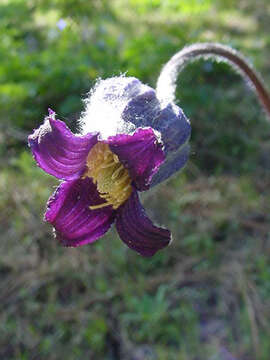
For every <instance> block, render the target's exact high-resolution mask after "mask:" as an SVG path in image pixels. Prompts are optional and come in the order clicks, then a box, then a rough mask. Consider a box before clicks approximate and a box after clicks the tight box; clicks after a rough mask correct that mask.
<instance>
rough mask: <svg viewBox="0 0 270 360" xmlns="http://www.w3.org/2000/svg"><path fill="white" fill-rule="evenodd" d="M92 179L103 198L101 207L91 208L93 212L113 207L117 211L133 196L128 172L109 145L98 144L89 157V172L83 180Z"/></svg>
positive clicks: (94, 206) (87, 171)
mask: <svg viewBox="0 0 270 360" xmlns="http://www.w3.org/2000/svg"><path fill="white" fill-rule="evenodd" d="M87 176H88V177H91V178H92V179H93V182H94V184H96V185H97V190H98V192H99V195H100V197H101V198H103V199H104V200H105V202H104V203H102V204H99V205H93V206H89V208H90V209H91V210H96V209H101V208H103V207H105V206H112V207H113V209H117V208H118V207H119V206H120V205H122V204H123V203H124V202H125V201H126V200H127V199H128V198H129V196H130V195H131V193H132V186H131V178H130V176H129V173H128V170H127V169H125V168H124V166H123V164H121V162H120V161H119V158H118V156H117V155H116V154H113V153H112V152H111V150H110V148H109V146H108V145H107V144H103V143H101V142H99V143H97V144H96V145H95V146H94V147H93V148H92V149H91V151H90V152H89V154H88V157H87V170H86V172H85V173H84V174H83V176H82V178H83V179H84V178H85V177H87Z"/></svg>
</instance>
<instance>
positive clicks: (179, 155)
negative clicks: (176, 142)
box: [151, 142, 190, 187]
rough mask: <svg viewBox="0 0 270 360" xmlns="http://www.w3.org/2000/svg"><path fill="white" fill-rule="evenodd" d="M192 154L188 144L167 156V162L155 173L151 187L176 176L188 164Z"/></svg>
mask: <svg viewBox="0 0 270 360" xmlns="http://www.w3.org/2000/svg"><path fill="white" fill-rule="evenodd" d="M189 152H190V146H189V143H188V142H187V143H186V144H184V145H183V146H181V147H180V148H179V149H178V150H177V151H171V152H169V153H168V154H167V157H166V161H164V163H163V164H162V165H161V166H160V168H159V170H158V172H156V173H155V175H154V176H153V178H152V180H151V187H152V186H155V185H157V184H159V183H161V182H163V181H165V180H167V179H168V178H169V177H171V176H173V175H174V174H176V172H177V171H179V170H181V169H182V168H183V167H184V166H185V165H186V163H187V160H188V157H189Z"/></svg>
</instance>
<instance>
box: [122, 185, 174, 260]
mask: <svg viewBox="0 0 270 360" xmlns="http://www.w3.org/2000/svg"><path fill="white" fill-rule="evenodd" d="M116 228H117V231H118V233H119V236H120V238H121V239H122V240H123V241H124V243H125V244H126V245H127V246H128V247H130V248H131V249H133V250H135V251H137V252H138V253H139V254H141V255H142V256H153V255H154V254H155V253H156V252H157V251H158V250H160V249H162V248H164V247H165V246H167V245H168V244H169V243H170V240H171V233H170V231H169V230H167V229H163V228H159V227H157V226H154V225H153V223H152V221H151V220H150V219H149V218H148V217H147V215H146V214H145V210H144V208H143V207H142V205H141V203H140V200H139V197H138V194H137V192H136V191H134V192H133V194H132V195H131V196H130V198H129V199H128V200H127V201H126V202H125V204H124V205H122V206H121V207H120V208H119V210H118V211H117V215H116Z"/></svg>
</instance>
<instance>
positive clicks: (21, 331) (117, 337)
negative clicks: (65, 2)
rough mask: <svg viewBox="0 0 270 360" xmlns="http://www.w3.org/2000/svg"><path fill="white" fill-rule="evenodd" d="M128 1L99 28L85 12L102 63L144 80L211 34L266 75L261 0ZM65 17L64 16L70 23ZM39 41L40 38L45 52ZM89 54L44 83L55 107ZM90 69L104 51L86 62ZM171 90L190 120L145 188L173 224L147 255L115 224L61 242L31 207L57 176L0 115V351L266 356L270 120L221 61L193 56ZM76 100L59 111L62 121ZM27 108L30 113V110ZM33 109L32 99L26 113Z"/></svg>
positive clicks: (73, 359)
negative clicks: (104, 57)
mask: <svg viewBox="0 0 270 360" xmlns="http://www.w3.org/2000/svg"><path fill="white" fill-rule="evenodd" d="M194 2H195V1H194ZM56 3H57V4H60V2H58V1H55V4H56ZM127 4H128V5H127V6H126V7H124V6H123V2H121V1H120V0H119V1H118V0H117V1H115V2H113V3H112V8H113V9H112V11H113V14H114V16H116V18H117V21H114V20H112V18H110V19H109V20H108V18H107V17H106V18H105V20H104V23H102V25H103V26H104V31H105V33H106V31H107V33H106V35H104V33H102V31H101V30H100V28H98V26H101V23H98V24H97V25H95V26H96V28H95V29H96V34H101V35H100V36H101V37H103V40H104V38H105V40H104V41H105V44H106V41H108V42H109V45H108V44H107V45H106V46H108V47H109V48H110V50H109V52H110V53H111V54H113V60H112V62H111V63H110V64H108V61H107V62H106V65H104V69H105V70H104V69H103V71H104V72H105V74H106V75H107V74H110V75H112V74H115V73H117V72H119V71H126V70H128V74H129V75H135V76H138V77H140V79H141V80H143V81H145V82H148V83H150V84H152V85H154V83H155V81H156V78H157V76H158V72H159V71H160V67H161V64H162V63H164V62H165V61H167V60H168V58H169V56H170V55H172V54H173V53H174V52H175V51H177V50H178V49H180V48H181V47H182V46H183V45H184V44H185V43H190V42H193V41H209V40H211V41H222V42H225V43H227V44H231V45H234V46H235V47H237V48H238V49H239V50H241V51H243V53H245V54H246V55H247V56H248V57H250V58H251V59H252V61H253V63H254V64H255V65H256V67H257V68H258V69H259V70H260V71H261V72H262V74H263V77H264V78H265V81H266V83H267V84H270V79H269V75H268V74H269V63H268V58H269V54H270V37H269V35H268V33H269V31H267V30H269V15H268V14H269V13H267V9H268V7H269V5H268V3H267V1H262V0H261V1H258V2H256V5H255V4H254V2H252V1H240V2H235V1H233V0H230V1H229V0H227V1H223V2H222V1H217V2H215V3H213V2H209V1H207V2H205V4H206V5H207V6H208V8H207V11H205V10H202V11H201V12H200V11H199V12H198V9H197V8H196V7H195V8H192V7H190V8H189V5H188V2H183V4H185V6H186V7H185V11H184V12H180V11H178V10H177V11H176V10H175V9H174V7H173V6H172V8H170V2H166V4H169V5H166V6H165V5H164V6H165V8H166V9H164V7H163V8H162V6H161V4H162V2H160V1H156V2H149V1H140V4H141V8H140V9H139V10H138V13H136V10H135V7H134V1H131V0H130V2H128V3H127ZM152 4H155V7H154V8H153V7H152ZM172 4H174V6H177V4H178V2H172ZM175 4H176V5H175ZM209 4H210V5H209ZM206 5H205V6H206ZM183 6H184V5H183ZM194 9H195V10H196V11H195V10H194ZM193 10H194V11H193ZM65 11H67V10H66V9H65ZM76 14H77V13H76ZM76 16H77V15H76ZM106 16H107V15H106ZM76 19H77V18H76ZM76 19H75V15H74V17H71V19H69V20H70V21H73V22H74V24H75V25H76V24H79V21H78V20H76ZM76 21H77V23H76ZM75 25H73V26H75ZM139 25H140V26H139ZM78 26H79V25H78ZM97 28H98V29H99V30H97ZM108 29H110V31H112V33H108V31H109V30H108ZM137 29H138V31H137ZM99 31H100V33H99ZM110 34H111V35H110ZM112 34H113V35H112ZM121 34H122V38H123V39H124V40H123V41H122V43H121V44H120V45H119V44H118V43H117V41H118V40H117V39H118V38H117V36H120V35H121ZM110 36H111V37H110ZM64 37H65V41H66V46H67V48H68V49H69V50H65V49H66V48H65V46H64V44H65V43H62V45H63V47H64V48H65V49H64V48H61V51H62V55H61V56H63V53H64V54H65V51H67V53H68V51H69V53H71V52H72V51H73V45H74V44H72V42H69V40H68V33H67V34H65V35H64ZM112 37H113V39H112ZM71 39H73V37H71ZM75 39H76V37H75ZM106 39H107V40H106ZM258 39H259V40H258ZM17 40H18V39H17ZM116 43H117V44H118V45H117V46H116V45H115V44H116ZM95 46H96V47H95V49H96V50H95V51H96V52H95V53H94V55H93V58H91V59H92V60H93V59H96V61H97V62H98V59H100V54H101V53H102V51H101V52H100V49H98V47H97V45H96V44H95ZM100 46H101V45H100ZM106 46H105V47H104V50H103V51H104V53H105V54H108V52H107V50H106ZM93 48H94V46H93ZM80 49H84V51H85V53H84V55H85V54H87V50H86V47H84V46H82V47H81V48H80ZM50 54H52V55H53V52H52V49H51V48H50V46H49V45H48V48H47V50H46V53H43V55H42V56H45V55H46V56H49V55H50ZM76 56H77V55H76V54H74V59H75V60H74V62H75V64H79V63H80V59H79V58H76ZM41 61H45V60H44V59H43V58H42V59H41ZM61 61H62V60H61ZM54 62H55V65H54ZM94 62H95V61H94ZM49 63H50V64H52V69H51V71H53V75H52V74H50V75H49V76H57V71H58V73H59V79H60V80H61V79H62V75H61V74H62V73H61V71H62V70H61V66H60V63H59V64H58V63H57V59H56V58H55V59H53V60H52V59H51V60H50V62H49ZM68 64H69V63H68ZM58 65H59V68H58ZM87 66H88V65H87V64H84V65H83V66H82V67H77V65H74V68H72V69H69V73H68V74H69V76H70V77H71V79H72V77H73V76H75V75H76V81H75V83H72V81H71V79H69V80H67V84H66V83H65V84H63V88H64V90H63V93H60V90H59V89H58V88H55V92H57V102H56V103H55V106H56V110H57V111H58V112H59V116H60V117H61V113H62V114H64V116H63V117H65V116H67V115H66V113H68V109H71V110H72V109H75V110H76V111H78V109H80V106H81V104H80V103H79V102H78V101H77V102H76V104H75V106H74V107H73V105H72V104H71V101H72V99H71V98H69V97H68V92H67V93H66V92H65V91H67V90H66V88H69V86H71V85H70V84H71V83H72V89H73V90H72V91H70V90H69V91H70V92H71V93H72V92H75V91H79V90H76V89H81V90H80V91H81V93H79V94H78V93H75V95H76V96H78V97H79V96H80V95H81V94H82V93H83V91H84V90H83V89H84V87H85V84H86V83H87V82H89V78H88V75H89V74H87V76H86V75H85V77H83V78H80V76H82V75H81V74H84V72H85V69H86V68H87ZM100 68H102V63H101V64H99V65H98V66H96V65H93V68H92V71H94V70H95V71H97V72H98V74H99V69H100ZM13 71H15V70H14V69H13ZM74 74H75V75H74ZM95 74H96V73H95ZM13 75H14V74H13ZM14 76H15V75H14ZM29 76H30V75H29ZM31 76H32V75H31ZM44 76H45V75H44ZM95 76H96V75H95ZM57 79H58V78H57ZM12 81H13V80H12ZM12 81H10V83H12ZM40 83H41V85H40ZM40 83H39V81H38V80H37V83H36V88H37V89H43V90H42V92H41V94H44V96H45V100H44V97H43V96H40V97H38V98H37V99H36V100H35V97H33V99H34V100H33V104H32V107H33V108H34V107H35V106H37V107H38V108H39V109H41V108H43V107H45V105H46V104H47V103H48V102H50V101H51V100H52V98H51V97H52V96H55V93H53V95H50V91H48V90H46V89H47V87H48V86H50V82H49V77H48V78H46V77H42V78H41V80H40ZM59 84H61V81H59ZM39 86H41V88H40V87H39ZM57 86H59V85H57ZM4 89H6V90H5V92H4V97H5V99H6V100H5V101H6V102H5V106H6V108H5V109H8V106H10V109H11V107H12V109H13V107H14V102H13V101H14V99H13V98H12V99H11V100H10V103H8V102H7V101H8V100H7V99H9V95H8V94H9V93H11V94H13V90H12V86H11V87H10V86H9V85H6V87H5V88H4ZM16 89H17V90H16V91H17V93H16V94H18V102H19V105H18V107H19V108H20V106H22V104H23V101H26V100H27V101H29V97H26V98H25V96H26V95H25V93H24V92H23V91H21V87H20V84H19V85H18V87H17V88H16ZM39 91H40V90H38V92H39ZM178 91H179V93H178V99H179V104H180V105H181V106H182V107H183V108H184V109H185V112H186V113H187V115H188V116H189V117H190V118H191V121H192V126H193V134H192V139H191V146H192V151H191V158H190V161H189V164H188V165H187V167H186V168H185V170H184V171H183V172H182V173H181V174H179V175H177V176H176V177H174V178H172V179H170V180H169V181H168V182H167V183H165V184H162V185H161V186H159V187H158V188H156V189H155V188H154V189H153V190H152V191H150V192H147V193H145V194H143V196H142V198H143V200H144V203H145V207H146V208H147V212H148V214H149V215H150V216H151V217H153V218H155V219H156V220H157V222H158V223H160V224H164V225H166V226H167V227H168V228H170V229H171V230H172V232H173V237H174V241H173V243H172V244H171V246H169V247H168V248H167V249H165V250H164V251H162V252H160V253H158V254H157V255H156V256H154V257H153V258H151V259H144V258H141V257H139V256H138V255H137V254H135V253H133V252H132V251H131V250H129V249H128V248H127V247H126V246H125V245H124V244H123V243H122V242H121V240H120V239H119V238H118V236H117V234H116V232H115V231H114V230H113V231H111V232H110V233H109V234H107V235H106V236H105V237H104V238H103V239H101V240H100V241H98V242H96V243H95V244H93V245H91V246H85V247H83V248H77V249H69V248H68V249H67V248H62V247H60V246H59V245H58V244H57V243H56V242H55V241H54V239H53V236H52V230H51V228H50V226H49V225H48V224H46V223H44V222H43V220H42V218H43V213H44V209H45V204H46V201H47V199H48V197H49V195H50V194H51V192H52V191H53V190H54V188H55V186H57V182H56V180H54V179H53V178H52V177H50V176H48V175H46V174H44V173H43V172H42V171H41V170H40V169H38V168H37V167H36V166H35V164H34V162H33V160H32V158H31V155H30V154H29V150H28V149H25V148H23V147H22V143H21V142H20V141H19V140H18V139H17V138H16V136H17V135H16V134H17V133H14V132H12V131H11V130H12V129H13V126H14V127H16V129H17V130H18V128H19V126H20V131H21V132H23V131H25V132H26V131H28V130H27V128H28V126H30V125H29V123H27V112H23V113H22V115H21V118H20V119H18V120H16V121H15V120H14V121H13V120H12V119H14V118H11V120H10V122H9V125H10V129H11V130H10V129H9V132H8V133H7V132H6V131H7V130H6V128H3V129H2V128H1V133H0V150H1V151H0V154H1V156H0V162H1V164H3V165H4V166H3V167H2V170H1V172H0V188H1V189H3V190H1V192H0V227H1V235H0V237H1V241H0V248H1V253H2V256H1V258H0V299H1V301H0V319H1V321H0V324H1V325H0V335H1V336H0V358H1V359H10V360H15V359H16V360H17V359H20V360H30V359H37V360H43V359H46V360H58V359H61V358H63V359H67V360H77V359H106V360H129V359H130V360H131V359H138V360H141V359H143V360H155V359H157V360H205V359H211V360H215V359H218V360H227V359H230V358H232V359H237V360H255V359H256V360H268V359H269V352H270V342H269V337H270V306H269V298H270V286H269V284H270V256H269V255H270V242H269V233H270V227H269V223H270V217H269V213H270V212H269V210H270V204H269V197H270V190H269V189H270V186H269V185H270V176H269V174H270V172H269V171H270V164H269V155H268V154H269V144H268V142H269V135H268V134H269V124H267V122H266V121H265V118H264V115H263V114H262V113H261V112H260V110H259V106H258V105H257V103H256V100H255V98H254V96H253V95H252V94H251V93H250V92H249V91H248V90H247V89H246V88H245V86H244V85H243V84H242V82H241V79H240V78H239V77H238V76H237V75H235V74H234V73H233V72H232V71H231V70H230V69H229V68H228V66H227V65H226V64H225V65H223V64H214V65H212V64H211V63H209V62H206V63H205V62H204V63H203V62H200V63H198V64H193V65H190V66H189V67H188V68H187V69H186V70H185V72H184V73H183V75H182V77H181V79H179V89H178ZM20 94H22V97H21V99H22V100H20V96H21V95H20ZM64 95H65V96H64ZM73 95H74V94H73ZM27 96H28V95H27ZM63 98H64V100H63ZM1 99H2V101H3V97H2V98H1ZM25 99H26V100H25ZM67 99H69V100H67ZM73 99H74V98H73ZM20 101H22V103H20ZM35 101H36V102H35ZM67 104H68V105H67ZM32 107H31V108H32ZM59 109H62V111H60V110H59ZM75 110H74V112H73V111H71V112H72V114H73V115H72V116H70V117H68V118H67V122H68V123H69V124H72V126H75V123H74V122H73V118H74V117H75V115H74V113H75ZM5 111H6V110H5ZM14 111H15V110H14ZM23 111H24V110H23ZM11 113H12V114H13V110H12V112H11ZM29 116H30V118H32V119H34V118H35V117H34V113H31V112H30V110H29ZM35 116H36V115H35ZM42 116H43V115H42V114H41V111H40V114H39V117H38V118H37V120H35V121H36V126H38V123H39V122H40V121H41V118H42ZM1 118H3V119H4V115H3V116H2V117H1ZM5 119H6V118H5ZM32 121H34V120H32ZM20 124H23V125H20ZM14 136H15V137H14ZM23 136H24V133H23ZM23 136H22V138H23Z"/></svg>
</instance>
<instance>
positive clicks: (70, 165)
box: [28, 110, 97, 180]
mask: <svg viewBox="0 0 270 360" xmlns="http://www.w3.org/2000/svg"><path fill="white" fill-rule="evenodd" d="M28 141H29V146H30V147H31V150H32V153H33V155H34V158H35V160H36V162H37V164H38V166H40V167H41V168H42V169H43V170H44V171H46V172H47V173H48V174H51V175H53V176H55V177H57V178H59V179H64V180H73V179H76V178H78V177H80V175H81V174H82V173H83V171H84V169H85V165H86V157H87V155H88V153H89V151H90V149H91V148H92V147H93V146H94V145H95V144H96V143H97V134H87V135H85V136H76V135H74V134H73V133H72V132H71V131H70V130H69V129H68V127H67V126H66V124H65V123H64V122H62V121H60V120H56V119H54V113H52V111H51V110H50V113H49V117H47V118H45V121H44V123H43V124H42V125H41V126H40V127H39V128H38V129H36V130H35V131H34V133H33V134H32V135H30V136H29V138H28Z"/></svg>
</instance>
